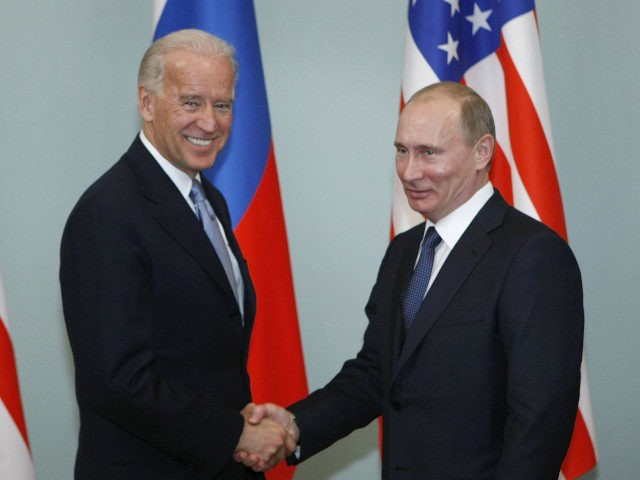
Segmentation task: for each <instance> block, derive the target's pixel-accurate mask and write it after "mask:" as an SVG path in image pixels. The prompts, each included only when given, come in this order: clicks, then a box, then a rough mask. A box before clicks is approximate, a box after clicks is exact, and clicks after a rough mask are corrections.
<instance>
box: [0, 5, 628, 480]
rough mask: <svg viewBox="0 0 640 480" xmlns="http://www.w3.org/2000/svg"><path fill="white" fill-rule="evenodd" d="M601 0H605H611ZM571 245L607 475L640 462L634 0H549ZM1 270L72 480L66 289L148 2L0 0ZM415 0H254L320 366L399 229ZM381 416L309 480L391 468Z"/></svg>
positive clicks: (34, 433)
mask: <svg viewBox="0 0 640 480" xmlns="http://www.w3.org/2000/svg"><path fill="white" fill-rule="evenodd" d="M605 3H606V4H605ZM537 4H538V17H539V21H540V29H541V34H542V41H543V58H544V62H545V67H546V78H547V91H548V94H549V100H550V108H551V117H552V122H553V130H554V138H555V146H556V154H557V159H556V161H557V164H558V175H559V178H560V184H561V188H562V194H563V198H564V204H565V214H566V219H567V226H568V230H569V236H570V243H571V244H572V246H573V248H574V251H575V253H576V256H577V257H578V260H579V262H580V265H581V267H582V271H583V275H584V288H585V307H586V314H587V319H586V322H587V323H586V341H585V347H586V355H587V362H588V369H589V375H590V382H591V394H592V400H593V408H594V412H595V418H596V427H597V433H598V446H599V450H600V455H601V462H600V466H599V467H598V469H597V471H596V472H595V473H592V474H589V475H588V476H587V478H588V479H590V480H593V479H598V480H604V479H612V480H619V479H633V478H637V476H638V473H637V472H638V471H639V470H640V456H639V455H638V447H639V446H640V441H639V440H640V433H639V432H640V420H639V415H638V413H637V408H638V405H640V368H639V367H640V352H639V351H638V348H636V345H638V344H639V343H640V327H639V326H638V321H637V320H638V312H639V311H640V299H639V298H640V296H639V295H638V277H639V276H640V249H639V247H638V239H639V238H640V220H639V218H638V215H637V214H636V212H637V211H638V207H639V206H640V200H639V198H640V194H639V193H638V188H637V186H638V184H640V166H639V164H638V157H639V156H640V147H639V146H638V142H637V139H636V138H635V137H636V131H637V126H638V124H640V113H639V112H640V97H639V94H638V90H637V88H634V85H635V84H636V83H637V79H638V75H639V74H640V62H639V61H638V53H637V52H638V47H640V38H639V36H638V33H637V29H636V23H637V19H638V18H640V4H639V3H638V2H637V1H635V0H622V1H620V2H613V3H611V2H608V3H607V2H601V1H596V0H583V1H580V2H577V1H573V2H571V1H567V2H558V1H554V0H539V1H538V2H537ZM0 7H1V9H0V139H1V141H0V272H2V275H3V278H4V283H5V293H6V297H7V303H8V309H9V316H10V321H11V331H12V337H13V342H14V348H15V351H16V356H17V362H18V367H19V375H20V384H21V388H22V396H23V401H24V407H25V415H26V420H27V425H28V429H29V435H30V439H31V444H32V448H33V454H34V458H35V462H36V469H37V472H38V476H39V478H40V479H47V480H66V479H69V478H71V475H72V474H71V472H72V464H73V456H74V453H75V446H76V430H77V426H78V421H77V411H76V405H75V399H74V395H73V366H72V362H71V357H70V352H69V347H68V342H67V339H66V333H65V330H64V324H63V319H62V314H61V305H60V298H59V287H58V282H57V268H58V245H59V240H60V235H61V232H62V228H63V225H64V221H65V219H66V216H67V215H68V213H69V211H70V209H71V207H72V205H73V204H74V202H75V200H76V199H77V197H78V196H79V194H80V193H81V192H82V191H83V190H84V189H85V188H86V187H87V186H88V185H89V183H90V182H91V181H92V180H93V179H95V178H96V177H97V176H98V175H99V174H100V173H102V172H103V171H104V170H105V169H106V168H107V167H108V166H109V165H110V164H112V163H113V162H114V161H115V160H116V158H117V157H118V156H119V155H120V154H121V153H122V152H123V150H124V149H125V148H126V147H127V146H128V144H129V142H130V141H131V139H132V138H133V136H134V135H135V133H136V131H137V129H138V127H139V121H138V117H137V111H136V106H135V82H136V70H137V64H138V61H139V58H140V56H141V54H142V52H143V50H144V49H145V48H146V46H147V45H148V43H149V41H150V38H151V2H150V1H149V2H142V1H138V2H131V1H130V0H110V1H108V2H105V1H104V0H83V1H80V0H60V1H57V2H41V1H34V0H20V1H18V0H2V1H0ZM405 11H406V2H405V1H400V0H396V1H389V0H352V1H349V2H344V1H342V0H325V1H323V2H301V1H300V0H280V1H277V2H268V1H267V0H257V1H256V13H257V16H258V27H259V34H260V39H261V48H262V53H263V62H264V70H265V75H266V82H267V91H268V96H269V102H270V108H271V121H272V126H273V136H274V142H275V149H276V157H277V162H278V166H279V172H280V183H281V188H282V195H283V202H284V209H285V215H286V220H287V228H288V233H289V241H290V250H291V258H292V263H293V274H294V280H295V288H296V295H297V302H298V310H299V317H300V326H301V331H302V337H303V343H304V350H305V360H306V365H307V373H308V379H309V384H310V387H311V388H317V387H319V386H321V385H323V384H324V383H325V382H326V381H327V380H329V379H330V378H331V376H332V375H333V374H334V373H335V372H336V371H337V369H338V368H339V366H340V365H341V364H342V362H343V361H344V360H345V359H347V358H348V357H349V356H351V355H353V354H354V353H355V351H356V350H357V348H358V346H359V345H360V341H361V336H362V332H363V329H364V326H365V319H364V316H363V313H362V307H363V305H364V303H365V301H366V298H367V296H368V293H369V289H370V287H371V285H372V283H373V281H374V277H375V274H376V270H377V267H378V264H379V261H380V259H381V257H382V254H383V252H384V248H385V245H386V243H387V239H388V232H389V212H390V199H391V178H392V174H393V147H392V141H393V135H394V129H395V120H396V116H397V110H398V101H399V89H400V76H401V62H402V52H403V42H404V16H405ZM376 431H377V429H376V427H375V425H372V426H370V427H369V428H367V429H364V430H363V431H361V432H357V433H355V434H353V435H351V436H350V437H348V438H347V439H345V440H343V441H341V442H339V443H338V444H337V445H336V446H334V447H332V448H330V449H328V450H327V451H325V452H323V453H321V454H319V455H318V456H317V457H316V458H314V459H311V460H310V461H309V462H308V463H307V464H305V465H303V466H301V467H300V468H299V469H298V473H297V478H299V479H306V480H313V479H317V480H320V479H323V480H326V479H334V480H338V479H341V480H342V479H344V480H347V479H349V480H352V479H364V478H376V477H377V476H378V457H377V455H378V454H377V439H376Z"/></svg>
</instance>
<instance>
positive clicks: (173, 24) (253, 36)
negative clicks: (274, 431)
mask: <svg viewBox="0 0 640 480" xmlns="http://www.w3.org/2000/svg"><path fill="white" fill-rule="evenodd" d="M154 8H155V10H154V19H155V24H156V26H155V34H154V40H155V39H158V38H160V37H163V36H165V35H167V34H169V33H171V32H173V31H175V30H181V29H184V28H197V29H200V30H204V31H207V32H209V33H211V34H213V35H216V36H218V37H220V38H223V39H224V40H226V41H227V42H228V43H230V44H231V45H233V46H234V47H235V49H236V59H237V61H238V64H239V76H238V82H237V84H236V91H235V102H234V106H233V115H234V118H233V126H232V128H231V135H230V137H229V141H228V142H227V145H226V146H225V148H224V149H223V150H222V152H221V153H220V155H219V156H218V158H217V159H216V162H215V164H214V166H213V167H212V168H211V169H209V170H207V171H205V172H203V174H204V175H205V176H206V177H207V178H208V179H209V180H211V181H212V182H213V183H214V184H215V185H216V187H218V189H220V190H221V191H222V193H223V195H224V197H225V199H226V200H227V203H228V205H229V211H230V213H231V221H232V223H233V228H234V231H235V234H236V237H237V239H238V242H239V243H240V246H241V248H242V252H243V254H244V256H245V258H246V259H247V262H248V264H249V269H250V271H251V277H252V279H253V282H254V284H255V289H256V293H257V297H258V310H257V315H256V321H255V326H254V329H253V334H252V339H251V349H250V352H249V373H250V375H251V385H252V392H253V398H254V400H255V401H256V402H258V403H261V402H266V401H269V402H273V403H277V404H280V405H289V404H290V403H293V402H294V401H296V400H298V399H300V398H302V397H304V396H306V395H307V393H308V387H307V380H306V375H305V370H304V361H303V356H302V346H301V341H300V332H299V328H298V318H297V313H296V305H295V297H294V289H293V280H292V276H291V264H290V260H289V247H288V243H287V235H286V229H285V223H284V215H283V211H282V202H281V197H280V186H279V182H278V173H277V168H276V162H275V156H274V151H273V142H272V138H271V122H270V120H269V108H268V104H267V95H266V88H265V82H264V74H263V71H262V60H261V56H260V46H259V42H258V32H257V27H256V18H255V11H254V7H253V1H252V0H216V1H215V2H212V1H209V0H165V1H162V0H156V3H155V7H154ZM293 471H294V470H293V468H291V467H286V466H285V465H284V463H281V464H280V465H279V466H278V467H276V468H274V469H273V470H271V471H270V472H269V473H268V474H267V476H268V478H269V480H276V479H278V480H280V479H290V478H292V476H293Z"/></svg>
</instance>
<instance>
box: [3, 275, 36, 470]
mask: <svg viewBox="0 0 640 480" xmlns="http://www.w3.org/2000/svg"><path fill="white" fill-rule="evenodd" d="M34 478H35V473H34V469H33V461H32V460H31V451H30V450H29V439H28V438H27V426H26V424H25V421H24V414H23V413H22V401H21V399H20V389H19V386H18V372H17V369H16V364H15V358H14V355H13V345H12V343H11V336H10V335H9V319H8V316H7V305H6V303H5V299H4V288H3V285H2V278H1V277H0V480H33V479H34Z"/></svg>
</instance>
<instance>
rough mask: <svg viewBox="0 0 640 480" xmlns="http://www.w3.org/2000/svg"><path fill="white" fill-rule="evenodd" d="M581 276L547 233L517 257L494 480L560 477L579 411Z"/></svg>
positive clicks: (505, 324) (506, 304) (508, 297)
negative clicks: (502, 428)
mask: <svg viewBox="0 0 640 480" xmlns="http://www.w3.org/2000/svg"><path fill="white" fill-rule="evenodd" d="M583 324H584V315H583V306H582V284H581V279H580V271H579V269H578V265H577V263H576V261H575V258H574V256H573V254H572V253H571V251H570V249H569V247H568V246H567V245H566V244H565V243H564V241H563V240H561V239H560V238H559V237H557V236H552V235H550V234H548V233H544V234H542V235H537V236H536V237H534V238H533V239H531V240H529V241H528V242H527V243H526V244H525V245H524V246H523V247H522V248H521V250H520V251H519V252H518V253H517V255H516V257H515V258H514V260H513V262H512V265H511V266H510V268H509V271H508V273H507V277H506V279H505V282H504V286H503V291H502V294H501V297H500V305H499V328H500V333H501V337H502V340H503V344H504V349H505V355H506V357H507V365H508V384H507V402H508V416H507V421H506V427H505V432H504V445H503V449H502V456H501V458H500V461H499V464H498V470H497V474H496V479H513V478H523V479H524V478H531V479H549V480H551V479H554V480H555V479H557V478H558V472H559V470H560V465H561V463H562V460H563V458H564V456H565V454H566V451H567V448H568V446H569V442H570V439H571V434H572V431H573V424H574V421H575V415H576V411H577V405H578V398H579V390H580V363H581V359H582V335H583Z"/></svg>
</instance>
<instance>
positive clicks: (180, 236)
mask: <svg viewBox="0 0 640 480" xmlns="http://www.w3.org/2000/svg"><path fill="white" fill-rule="evenodd" d="M126 158H127V161H128V164H129V166H130V167H131V169H132V171H133V173H134V175H135V176H136V178H137V179H138V184H139V186H140V191H141V193H142V195H143V196H144V197H146V198H147V199H148V200H150V201H151V202H153V203H154V204H155V205H156V208H155V212H154V216H155V219H156V221H157V222H158V223H159V224H160V225H161V226H162V228H163V229H164V230H165V231H166V232H167V234H169V235H170V236H171V237H172V238H173V239H174V240H175V241H176V242H177V243H178V244H180V246H181V247H182V248H183V249H184V250H185V251H186V252H187V253H188V254H189V255H191V256H192V257H193V258H194V260H196V261H197V262H198V263H199V264H200V265H201V266H202V268H203V269H204V270H206V271H207V273H208V274H209V275H210V276H211V278H212V279H213V280H214V282H215V283H216V284H217V285H218V286H219V287H220V288H221V289H222V290H223V291H224V292H225V294H226V296H227V297H229V298H230V299H233V301H235V296H234V294H233V291H232V290H231V286H230V285H229V281H228V280H227V277H226V274H225V272H224V268H223V267H222V264H221V263H220V260H219V259H218V256H217V255H216V254H215V250H214V249H213V247H212V246H211V243H210V242H209V239H208V238H207V235H206V233H205V232H204V230H203V229H202V226H201V225H200V222H199V221H198V218H197V217H196V216H195V215H194V214H193V212H192V211H191V209H190V208H189V205H188V204H187V203H186V201H185V200H184V198H183V197H182V195H181V194H180V192H179V191H178V189H177V188H176V186H175V185H174V184H173V182H172V181H171V179H170V178H169V177H168V176H167V175H166V174H165V173H164V171H163V170H162V168H161V167H160V166H159V165H158V163H157V162H156V161H155V159H154V158H153V156H152V155H151V153H149V151H148V150H147V149H146V148H145V147H144V145H142V142H141V141H140V139H139V138H138V137H136V139H135V141H134V142H133V144H132V145H131V147H130V148H129V151H128V152H127V154H126Z"/></svg>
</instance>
